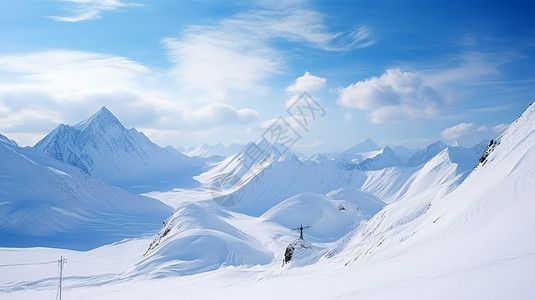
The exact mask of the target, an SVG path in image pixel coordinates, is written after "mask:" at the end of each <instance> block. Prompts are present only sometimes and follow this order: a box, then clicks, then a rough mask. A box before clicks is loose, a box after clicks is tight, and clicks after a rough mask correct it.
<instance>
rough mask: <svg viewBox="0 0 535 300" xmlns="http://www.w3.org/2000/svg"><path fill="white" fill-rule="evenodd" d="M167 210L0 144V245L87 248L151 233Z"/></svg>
mask: <svg viewBox="0 0 535 300" xmlns="http://www.w3.org/2000/svg"><path fill="white" fill-rule="evenodd" d="M169 213H171V208H170V207H168V206H166V205H164V204H162V203H161V202H160V201H157V200H155V199H151V198H147V197H142V196H138V195H134V194H130V193H128V192H125V191H123V190H120V189H118V188H115V187H110V186H108V185H107V184H105V183H104V182H102V181H100V180H98V179H95V178H92V177H91V176H89V175H87V174H86V173H84V172H83V171H81V170H80V169H78V168H74V167H72V166H69V165H66V164H64V163H62V162H60V161H57V160H55V159H52V158H50V157H49V156H47V155H45V154H44V153H42V152H40V151H37V150H35V149H32V148H20V147H17V146H16V145H14V144H13V143H10V142H6V141H5V140H4V139H2V140H0V246H2V247H6V246H17V247H35V246H47V247H62V248H69V249H89V248H94V247H96V246H100V245H104V244H107V243H110V242H114V241H118V240H121V239H123V238H127V237H134V236H138V235H141V234H144V233H150V232H154V231H155V230H157V229H158V227H159V224H160V222H161V221H162V220H164V219H165V218H166V217H167V216H168V215H169Z"/></svg>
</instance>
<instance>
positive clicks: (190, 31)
mask: <svg viewBox="0 0 535 300" xmlns="http://www.w3.org/2000/svg"><path fill="white" fill-rule="evenodd" d="M0 3H1V4H2V9H1V10H0V28H2V30H0V41H1V42H0V133H2V134H4V135H7V136H8V137H10V138H12V139H15V140H16V141H17V142H18V143H19V144H21V145H33V144H34V143H35V142H37V141H38V140H39V139H41V138H42V137H43V136H44V135H46V134H47V133H48V132H49V131H51V130H52V129H54V128H55V127H56V126H57V125H58V124H59V123H66V124H75V123H77V122H78V121H80V120H82V119H84V118H86V117H88V116H89V115H91V114H93V113H94V112H95V111H97V110H98V109H99V108H100V107H101V106H103V105H106V106H107V107H108V108H109V109H110V110H111V111H112V112H113V113H114V114H115V115H116V116H117V117H118V118H119V119H120V120H121V121H122V122H123V124H124V125H125V126H127V127H136V128H137V129H139V130H142V131H143V132H144V133H145V134H146V135H147V136H149V137H150V138H151V139H152V140H153V141H155V142H157V143H158V144H160V145H162V146H165V145H168V144H171V145H173V146H179V145H180V146H184V147H187V146H191V145H198V144H202V143H204V142H207V143H210V144H214V143H217V142H223V143H224V144H229V143H231V142H238V143H245V142H248V141H253V140H259V139H260V137H261V136H262V134H263V133H264V132H265V131H266V129H268V128H269V126H270V125H272V124H274V123H275V122H276V120H277V118H279V117H283V119H284V120H286V121H287V122H288V124H289V125H290V126H292V127H296V131H299V133H300V135H301V139H300V140H299V141H298V142H297V143H296V144H295V145H294V146H295V150H296V151H299V152H304V153H314V152H319V151H333V150H343V149H344V148H347V147H349V146H351V145H352V144H355V143H357V142H359V141H361V140H364V139H365V138H367V137H371V138H372V139H374V140H375V141H376V142H378V143H379V144H382V145H386V144H388V145H400V144H401V145H405V146H408V147H422V146H425V145H427V144H429V143H431V142H434V141H436V140H444V141H446V142H453V141H454V140H458V141H459V142H460V143H461V144H462V145H464V146H471V145H472V144H474V143H475V142H477V141H479V140H480V139H484V138H485V139H489V138H492V137H495V136H497V135H499V134H500V133H501V132H502V131H503V130H504V128H506V125H507V124H509V123H511V122H512V121H514V119H515V118H516V117H517V116H518V115H519V114H520V113H522V112H523V111H524V110H525V108H526V107H527V106H528V105H529V104H530V103H531V102H533V101H534V100H535V71H534V70H535V60H534V54H535V18H533V16H534V15H535V4H533V3H532V2H530V1H423V0H422V1H299V0H296V1H266V0H261V1H211V0H190V1H186V0H185V1H163V0H151V1H149V0H137V1H134V0H132V1H130V0H46V1H37V0H33V1H29V0H21V1H5V0H2V1H0ZM303 91H307V92H308V93H309V94H310V95H311V96H312V97H313V98H314V99H315V100H316V101H317V103H319V104H320V105H321V106H322V107H323V108H324V109H325V115H323V116H319V115H318V116H316V118H315V119H313V120H312V119H311V120H310V122H309V123H308V124H307V127H306V129H305V128H303V127H298V124H296V122H295V120H294V119H292V118H291V117H290V116H289V114H288V112H287V111H286V109H287V107H289V106H290V105H291V103H292V101H295V100H296V99H297V96H298V95H300V94H301V93H302V92H303Z"/></svg>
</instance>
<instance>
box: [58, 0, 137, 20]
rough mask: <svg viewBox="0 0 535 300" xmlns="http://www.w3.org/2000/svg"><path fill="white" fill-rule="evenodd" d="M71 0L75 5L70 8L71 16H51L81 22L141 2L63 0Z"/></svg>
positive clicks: (68, 0)
mask: <svg viewBox="0 0 535 300" xmlns="http://www.w3.org/2000/svg"><path fill="white" fill-rule="evenodd" d="M62 1H64V2H69V3H71V4H72V5H74V7H73V8H72V7H71V8H70V10H72V14H71V15H70V16H50V18H52V19H54V20H56V21H61V22H80V21H87V20H91V19H97V18H100V16H101V13H102V12H103V11H110V10H116V9H119V8H122V7H128V6H138V5H139V4H134V3H124V2H121V1H118V0H62Z"/></svg>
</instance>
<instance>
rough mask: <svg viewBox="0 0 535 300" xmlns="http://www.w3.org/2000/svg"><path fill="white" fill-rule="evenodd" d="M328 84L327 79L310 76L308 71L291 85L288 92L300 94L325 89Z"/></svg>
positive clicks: (287, 89) (287, 88)
mask: <svg viewBox="0 0 535 300" xmlns="http://www.w3.org/2000/svg"><path fill="white" fill-rule="evenodd" d="M326 82H327V79H325V78H322V77H318V76H314V75H312V74H310V72H308V71H306V72H305V74H304V75H303V76H300V77H297V79H296V80H295V81H294V82H293V83H292V84H291V85H289V86H288V87H286V91H287V92H292V93H298V92H308V91H313V90H318V89H321V88H322V87H324V86H325V83H326Z"/></svg>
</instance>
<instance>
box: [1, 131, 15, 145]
mask: <svg viewBox="0 0 535 300" xmlns="http://www.w3.org/2000/svg"><path fill="white" fill-rule="evenodd" d="M0 142H3V143H6V144H10V145H12V146H17V143H16V142H15V141H14V140H10V139H8V138H7V136H5V135H2V134H1V133H0Z"/></svg>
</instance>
